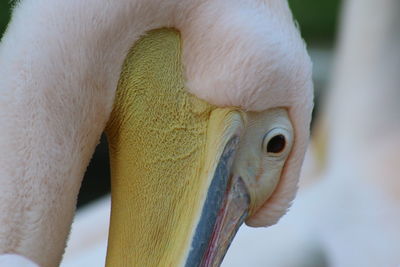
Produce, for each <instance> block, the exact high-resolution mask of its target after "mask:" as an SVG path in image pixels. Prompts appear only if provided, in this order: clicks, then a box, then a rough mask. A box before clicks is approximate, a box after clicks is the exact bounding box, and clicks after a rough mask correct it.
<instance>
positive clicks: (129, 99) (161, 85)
mask: <svg viewBox="0 0 400 267" xmlns="http://www.w3.org/2000/svg"><path fill="white" fill-rule="evenodd" d="M235 120H237V121H238V122H239V121H240V120H241V116H240V112H238V111H236V110H235V109H229V108H224V109H221V108H216V107H214V106H212V105H210V104H208V103H206V102H204V101H202V100H199V99H198V98H197V97H195V96H193V95H191V94H190V93H188V92H187V90H186V89H185V85H184V79H183V71H182V64H181V40H180V35H179V33H178V32H176V31H174V30H170V29H162V30H155V31H152V32H150V33H149V34H147V35H146V36H145V37H143V38H142V39H141V40H139V41H138V42H137V43H136V44H135V45H134V47H133V48H132V49H131V51H130V52H129V55H128V56H127V59H126V61H125V64H124V67H123V70H122V75H121V78H120V81H119V85H118V90H117V95H116V99H115V105H114V110H113V112H112V114H111V118H110V121H109V123H108V126H107V128H106V133H107V135H108V141H109V147H110V157H111V176H112V212H111V226H110V234H109V243H108V252H107V266H113V267H114V266H158V265H162V266H177V265H179V264H182V262H183V260H184V259H185V255H187V253H188V250H189V249H190V242H191V237H192V236H193V233H194V230H195V226H196V223H197V221H198V219H199V216H200V213H201V206H202V205H201V204H202V203H203V202H204V199H205V197H206V192H207V190H206V188H207V187H208V185H209V184H210V181H211V177H210V176H212V175H211V174H212V172H213V170H214V167H215V166H214V164H215V161H216V160H215V159H216V158H215V157H218V156H219V155H220V154H221V152H222V150H223V147H224V145H225V144H223V143H215V142H213V141H212V140H211V141H210V140H209V139H210V136H219V137H221V136H223V135H224V133H225V132H227V131H228V129H226V127H225V125H235V123H232V121H235ZM239 124H240V123H237V124H236V125H239ZM233 127H234V126H233ZM230 128H231V129H229V130H232V126H230ZM210 131H211V132H212V134H210ZM218 139H219V138H217V139H216V140H218ZM207 155H212V156H207ZM207 166H208V167H207Z"/></svg>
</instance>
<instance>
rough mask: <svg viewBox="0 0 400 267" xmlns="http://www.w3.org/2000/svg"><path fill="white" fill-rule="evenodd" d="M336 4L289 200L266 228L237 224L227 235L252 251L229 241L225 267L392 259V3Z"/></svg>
mask: <svg viewBox="0 0 400 267" xmlns="http://www.w3.org/2000/svg"><path fill="white" fill-rule="evenodd" d="M343 8H344V9H343V11H344V12H343V15H342V25H341V32H340V40H339V45H338V49H337V56H336V66H335V70H334V74H333V79H332V84H331V86H330V87H331V88H330V89H329V94H328V98H327V99H326V101H325V102H326V106H325V107H324V109H323V114H322V115H321V116H320V118H318V120H317V125H316V131H315V133H314V134H313V137H312V142H311V147H310V150H309V152H308V153H307V155H308V157H307V156H306V159H307V158H308V159H309V160H310V161H309V163H310V165H309V168H308V169H304V172H303V174H302V175H301V178H300V190H299V194H298V196H297V198H296V201H295V202H294V205H293V207H292V208H291V210H290V211H289V212H288V214H287V215H286V216H285V217H284V218H283V219H282V221H280V223H279V224H278V225H275V226H273V227H271V228H269V229H268V231H265V230H264V231H254V230H252V229H249V228H244V229H243V230H244V231H242V229H241V231H242V232H241V231H239V233H238V235H237V238H236V240H235V241H242V243H241V245H242V246H252V248H253V249H252V250H250V251H249V254H250V255H248V256H247V257H248V260H247V261H244V260H243V259H241V258H240V256H237V254H238V253H240V246H236V245H235V243H233V244H232V246H231V248H230V250H229V251H228V253H227V255H226V259H227V260H229V261H227V262H226V263H227V266H231V267H234V266H244V265H245V264H246V265H249V266H276V267H290V266H307V267H319V266H333V267H336V266H339V267H354V266H363V267H376V266H400V254H399V251H400V242H399V240H400V227H399V225H400V209H399V206H400V199H399V189H400V183H399V181H400V180H399V178H400V177H399V170H400V168H399V163H398V161H399V151H400V117H399V114H400V113H399V108H400V106H399V101H398V100H399V97H398V96H399V92H400V91H399V85H400V77H399V72H398V70H399V69H400V32H399V30H398V28H399V27H400V16H399V11H400V2H399V1H396V0H384V1H380V0H368V1H364V0H348V1H346V2H344V7H343ZM372 14H373V15H372ZM372 17H373V19H371V18H372ZM306 162H307V160H306ZM305 166H306V164H304V167H305ZM275 241H276V242H275ZM236 244H239V242H237V243H236ZM288 255H290V256H288ZM249 259H251V261H250V262H249Z"/></svg>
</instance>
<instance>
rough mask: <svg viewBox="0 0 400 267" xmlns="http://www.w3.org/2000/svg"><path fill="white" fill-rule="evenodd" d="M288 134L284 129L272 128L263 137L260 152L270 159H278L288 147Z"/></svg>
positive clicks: (289, 141)
mask: <svg viewBox="0 0 400 267" xmlns="http://www.w3.org/2000/svg"><path fill="white" fill-rule="evenodd" d="M290 143H291V140H290V134H289V132H288V130H286V129H284V128H274V129H272V130H270V131H269V132H268V133H266V134H265V135H264V138H263V142H262V150H263V151H264V153H265V154H267V155H268V156H270V157H280V156H282V155H283V154H285V152H286V151H287V150H288V147H289V146H290Z"/></svg>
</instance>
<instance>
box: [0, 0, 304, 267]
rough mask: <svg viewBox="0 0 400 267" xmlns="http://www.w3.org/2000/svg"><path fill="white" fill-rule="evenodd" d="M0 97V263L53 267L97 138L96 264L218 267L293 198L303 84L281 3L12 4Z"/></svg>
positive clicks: (297, 44)
mask: <svg viewBox="0 0 400 267" xmlns="http://www.w3.org/2000/svg"><path fill="white" fill-rule="evenodd" d="M0 88H1V91H0V151H2V153H1V155H0V203H1V204H0V254H4V256H2V260H3V261H4V260H5V259H8V260H10V259H11V260H12V259H14V260H21V261H22V260H24V261H27V262H31V263H32V264H37V265H39V266H42V267H50V266H57V265H58V264H59V263H60V260H61V258H62V255H63V251H64V247H65V244H66V239H67V236H68V233H69V229H70V225H71V221H72V218H73V214H74V209H75V203H76V198H77V194H78V191H79V187H80V184H81V180H82V177H83V174H84V172H85V168H86V166H87V165H88V163H89V160H90V157H91V155H92V154H93V151H94V148H95V146H96V144H97V143H98V141H99V138H100V135H101V133H102V132H103V131H105V132H106V133H107V135H108V140H109V147H110V157H111V169H112V171H111V175H112V208H111V209H112V210H111V221H110V233H109V240H108V251H107V261H106V264H107V266H178V265H184V266H218V265H219V264H220V262H221V261H222V259H223V256H224V255H225V252H226V250H227V249H228V246H229V244H230V242H231V240H232V238H233V236H234V234H235V232H236V231H237V229H238V227H239V226H240V225H241V224H242V223H243V222H244V221H245V222H246V223H247V224H248V225H251V226H255V227H257V226H268V225H272V224H274V223H276V222H277V221H278V219H279V218H280V217H281V216H282V215H283V214H284V213H285V212H286V210H287V208H288V206H289V204H290V202H291V201H292V200H293V198H294V195H295V192H296V187H297V180H298V175H299V171H300V166H301V163H302V160H303V156H304V151H305V148H306V146H307V140H308V132H309V130H308V128H309V122H310V117H311V116H310V114H311V109H312V83H311V63H310V60H309V57H308V55H307V52H306V49H305V45H304V43H303V41H302V39H301V37H300V34H299V32H298V29H297V28H296V27H295V24H294V23H293V18H292V15H291V13H290V9H289V7H288V4H287V3H286V1H281V0H271V1H262V0H252V1H251V0H234V1H227V0H214V1H207V0H204V1H194V0H189V1H187V0H186V1H180V0H168V1H165V0H164V1H162V0H148V1H139V0H121V1H112V2H111V1H106V0H88V1H74V0H73V1H61V0H35V1H33V0H22V1H20V2H19V3H18V4H17V5H16V7H15V8H14V11H13V17H12V21H11V23H10V24H9V26H8V29H7V32H6V33H5V35H4V37H3V39H2V41H1V44H0ZM17 258H19V259H17ZM0 259H1V258H0ZM0 262H1V261H0Z"/></svg>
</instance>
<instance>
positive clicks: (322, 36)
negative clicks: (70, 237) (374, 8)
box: [0, 0, 341, 206]
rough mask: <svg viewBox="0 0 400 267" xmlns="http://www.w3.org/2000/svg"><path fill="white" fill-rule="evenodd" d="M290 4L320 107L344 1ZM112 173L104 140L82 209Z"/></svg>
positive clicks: (1, 11) (293, 0)
mask: <svg viewBox="0 0 400 267" xmlns="http://www.w3.org/2000/svg"><path fill="white" fill-rule="evenodd" d="M289 3H290V6H291V8H292V11H293V13H294V17H295V19H296V20H297V21H298V23H299V25H300V29H301V32H302V35H303V37H304V39H305V41H306V43H307V45H308V47H309V52H310V55H311V57H312V59H313V62H314V84H315V90H316V107H318V103H319V98H320V95H321V92H322V91H323V90H322V89H323V88H325V87H326V86H327V83H328V80H329V74H330V69H331V68H330V66H331V62H332V54H333V53H332V49H333V46H334V43H335V37H336V30H337V22H338V13H339V11H340V3H341V1H340V0H324V1H321V0H289ZM11 7H12V3H11V1H8V0H0V38H1V37H2V36H3V33H4V31H5V29H6V27H7V23H8V21H9V20H10V14H11ZM109 172H110V171H109V165H108V152H107V144H106V140H105V138H104V137H103V138H102V142H101V144H100V145H99V146H98V147H97V149H96V153H95V155H94V156H93V159H92V161H91V163H90V165H89V167H88V169H87V172H86V175H85V178H84V180H83V184H82V189H81V193H80V195H79V199H78V206H82V205H84V204H86V203H88V202H90V201H91V200H93V199H95V198H98V197H99V196H102V195H104V194H105V193H107V192H109V190H110V183H109Z"/></svg>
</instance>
